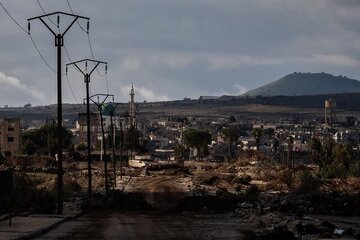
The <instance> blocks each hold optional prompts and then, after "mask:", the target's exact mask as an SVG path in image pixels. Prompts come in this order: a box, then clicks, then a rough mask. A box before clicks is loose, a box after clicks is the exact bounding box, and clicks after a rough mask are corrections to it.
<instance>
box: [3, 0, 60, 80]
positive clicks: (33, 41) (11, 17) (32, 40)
mask: <svg viewBox="0 0 360 240" xmlns="http://www.w3.org/2000/svg"><path fill="white" fill-rule="evenodd" d="M0 6H1V7H2V9H3V10H4V11H5V12H6V14H7V15H8V16H9V17H10V19H11V20H12V21H13V22H14V23H15V24H16V25H17V26H18V27H19V28H20V29H21V30H22V31H24V32H25V33H27V34H28V35H29V37H30V40H31V42H32V43H33V45H34V47H35V49H36V51H37V52H38V54H39V56H40V57H41V59H42V60H43V61H44V63H45V64H46V66H47V67H48V68H49V69H50V70H51V71H52V72H54V73H56V71H55V70H54V68H52V67H51V66H50V64H49V63H48V62H47V61H46V59H45V58H44V56H43V55H42V54H41V52H40V50H39V48H38V46H37V45H36V43H35V40H34V39H33V37H32V36H31V34H30V33H29V32H28V31H27V30H25V28H23V27H22V26H21V25H20V24H19V23H18V22H17V21H16V20H15V18H14V17H13V16H12V15H11V14H10V12H9V11H8V10H7V9H6V8H5V6H4V5H3V4H2V3H1V2H0Z"/></svg>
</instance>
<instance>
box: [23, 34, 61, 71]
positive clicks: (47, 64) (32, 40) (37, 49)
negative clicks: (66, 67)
mask: <svg viewBox="0 0 360 240" xmlns="http://www.w3.org/2000/svg"><path fill="white" fill-rule="evenodd" d="M29 37H30V39H31V42H32V43H33V44H34V47H35V49H36V51H37V52H38V54H39V56H40V57H41V59H42V60H43V61H44V63H45V64H46V66H48V68H49V69H50V70H51V71H53V72H54V73H55V74H56V71H55V70H54V69H53V68H52V67H51V66H50V64H49V63H48V62H47V61H46V60H45V58H44V56H43V55H42V54H41V52H40V50H39V48H38V46H37V45H36V43H35V41H34V39H33V37H32V36H31V34H30V33H29Z"/></svg>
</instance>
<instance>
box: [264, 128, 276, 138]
mask: <svg viewBox="0 0 360 240" xmlns="http://www.w3.org/2000/svg"><path fill="white" fill-rule="evenodd" d="M263 135H264V136H266V137H268V138H272V137H273V136H274V135H275V129H273V128H266V129H264V130H263Z"/></svg>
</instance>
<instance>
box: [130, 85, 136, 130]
mask: <svg viewBox="0 0 360 240" xmlns="http://www.w3.org/2000/svg"><path fill="white" fill-rule="evenodd" d="M130 97H131V100H130V109H129V115H130V121H131V124H132V125H133V126H135V122H136V121H135V120H136V104H135V91H134V85H133V84H131V91H130Z"/></svg>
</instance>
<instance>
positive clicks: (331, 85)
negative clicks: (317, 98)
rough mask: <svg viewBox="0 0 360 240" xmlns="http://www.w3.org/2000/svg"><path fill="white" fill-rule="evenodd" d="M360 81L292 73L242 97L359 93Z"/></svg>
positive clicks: (321, 74)
mask: <svg viewBox="0 0 360 240" xmlns="http://www.w3.org/2000/svg"><path fill="white" fill-rule="evenodd" d="M359 92H360V81H358V80H354V79H350V78H347V77H344V76H341V75H340V76H338V77H336V76H333V75H331V74H327V73H296V72H295V73H293V74H289V75H286V76H285V77H283V78H281V79H279V80H277V81H275V82H272V83H270V84H267V85H264V86H262V87H259V88H256V89H254V90H251V91H249V92H247V93H245V94H243V95H242V96H250V97H252V96H308V95H322V94H343V93H359Z"/></svg>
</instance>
